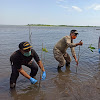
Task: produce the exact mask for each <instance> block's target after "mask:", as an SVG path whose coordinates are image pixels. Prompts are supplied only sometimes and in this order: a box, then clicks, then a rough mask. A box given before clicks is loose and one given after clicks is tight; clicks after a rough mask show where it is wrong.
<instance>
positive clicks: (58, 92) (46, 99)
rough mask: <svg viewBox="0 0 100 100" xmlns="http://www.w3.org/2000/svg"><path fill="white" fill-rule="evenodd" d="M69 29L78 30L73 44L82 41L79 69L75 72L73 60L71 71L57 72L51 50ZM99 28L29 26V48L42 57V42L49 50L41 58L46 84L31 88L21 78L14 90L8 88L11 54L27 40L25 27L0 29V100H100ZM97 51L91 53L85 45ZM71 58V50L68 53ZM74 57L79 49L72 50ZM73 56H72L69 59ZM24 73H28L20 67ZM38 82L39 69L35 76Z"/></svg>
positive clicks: (27, 81) (24, 79)
mask: <svg viewBox="0 0 100 100" xmlns="http://www.w3.org/2000/svg"><path fill="white" fill-rule="evenodd" d="M71 29H77V30H78V31H79V33H80V35H79V36H78V37H77V39H76V40H74V42H75V43H76V42H79V41H80V40H82V41H83V42H84V45H83V46H82V47H81V48H80V58H79V66H78V68H77V73H76V65H75V61H74V59H73V58H72V62H71V65H70V68H68V67H65V66H64V67H63V68H62V69H61V70H59V71H58V70H57V69H56V68H57V65H58V62H57V61H56V60H55V59H54V57H53V53H52V49H53V46H54V45H55V43H56V42H57V41H58V40H59V39H60V38H62V37H63V36H65V35H69V32H70V30H71ZM97 29H100V27H74V28H73V27H31V32H32V37H31V39H32V46H33V48H34V49H35V50H36V51H37V53H38V54H39V56H40V57H41V48H42V43H43V45H44V46H46V48H47V49H48V53H46V54H45V60H44V59H43V62H44V66H45V69H46V73H47V78H46V80H45V81H41V85H40V87H39V83H37V84H35V85H32V84H30V81H29V80H28V79H26V78H24V77H23V76H22V75H20V76H19V78H18V80H17V85H16V89H15V90H13V91H11V90H10V89H9V77H10V73H11V67H10V63H9V57H10V55H11V54H12V53H13V52H14V51H15V50H17V49H18V44H19V43H20V42H22V41H25V40H26V41H29V27H28V26H0V100H100V54H98V49H97V48H98V39H99V36H100V30H97ZM90 44H92V46H94V47H95V48H96V49H95V50H94V52H91V51H90V50H89V49H88V46H89V45H90ZM67 51H68V53H69V55H70V56H71V52H70V49H68V50H67ZM75 51H76V54H77V57H78V52H79V47H76V48H75ZM71 57H72V56H71ZM23 68H24V69H25V71H26V72H27V73H29V72H30V70H29V69H28V68H27V67H25V66H23ZM36 78H37V80H38V81H39V78H40V70H39V72H38V74H37V76H36Z"/></svg>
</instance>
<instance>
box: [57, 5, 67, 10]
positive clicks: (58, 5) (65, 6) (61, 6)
mask: <svg viewBox="0 0 100 100" xmlns="http://www.w3.org/2000/svg"><path fill="white" fill-rule="evenodd" d="M58 6H59V7H61V8H65V9H68V7H67V6H63V5H58Z"/></svg>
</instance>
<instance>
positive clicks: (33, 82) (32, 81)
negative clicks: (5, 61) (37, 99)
mask: <svg viewBox="0 0 100 100" xmlns="http://www.w3.org/2000/svg"><path fill="white" fill-rule="evenodd" d="M29 80H30V81H31V83H32V84H35V83H36V82H37V80H36V79H34V78H32V77H31V78H30V79H29Z"/></svg>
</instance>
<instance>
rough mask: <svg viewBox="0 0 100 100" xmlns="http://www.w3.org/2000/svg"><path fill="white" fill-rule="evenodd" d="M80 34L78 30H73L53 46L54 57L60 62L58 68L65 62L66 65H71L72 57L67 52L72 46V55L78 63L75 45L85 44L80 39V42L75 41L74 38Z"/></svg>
mask: <svg viewBox="0 0 100 100" xmlns="http://www.w3.org/2000/svg"><path fill="white" fill-rule="evenodd" d="M77 35H78V32H77V30H71V31H70V35H69V36H64V37H63V38H62V39H60V40H59V41H58V42H57V43H56V45H55V46H54V48H53V54H54V58H55V59H56V60H57V61H58V62H59V64H58V69H59V68H61V67H63V66H64V65H65V64H66V66H69V65H70V62H71V57H70V56H69V54H68V53H67V52H66V50H67V48H69V47H70V48H71V53H72V56H73V57H74V59H75V62H76V64H77V65H78V60H77V57H76V53H75V50H74V47H76V46H78V45H83V42H82V41H80V42H79V43H73V39H76V37H77Z"/></svg>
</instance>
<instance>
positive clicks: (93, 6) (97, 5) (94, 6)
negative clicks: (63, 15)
mask: <svg viewBox="0 0 100 100" xmlns="http://www.w3.org/2000/svg"><path fill="white" fill-rule="evenodd" d="M88 9H94V10H100V4H93V5H91V6H90V7H88Z"/></svg>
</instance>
